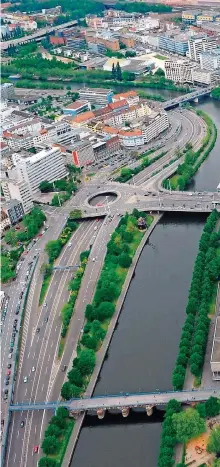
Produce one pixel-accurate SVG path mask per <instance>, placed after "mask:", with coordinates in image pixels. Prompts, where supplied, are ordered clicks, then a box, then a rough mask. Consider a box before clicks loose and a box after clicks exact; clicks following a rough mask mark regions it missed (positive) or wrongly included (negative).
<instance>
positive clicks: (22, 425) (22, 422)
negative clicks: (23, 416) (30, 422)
mask: <svg viewBox="0 0 220 467" xmlns="http://www.w3.org/2000/svg"><path fill="white" fill-rule="evenodd" d="M20 427H21V428H23V427H24V420H22V421H21V423H20Z"/></svg>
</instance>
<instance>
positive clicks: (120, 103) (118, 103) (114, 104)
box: [108, 99, 128, 110]
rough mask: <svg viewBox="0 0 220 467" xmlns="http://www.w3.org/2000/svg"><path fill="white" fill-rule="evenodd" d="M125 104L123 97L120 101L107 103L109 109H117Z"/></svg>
mask: <svg viewBox="0 0 220 467" xmlns="http://www.w3.org/2000/svg"><path fill="white" fill-rule="evenodd" d="M126 105H127V106H128V103H127V101H126V100H125V99H122V100H121V101H118V102H113V103H112V104H109V105H108V106H109V107H110V109H112V110H115V109H119V108H120V107H124V106H126Z"/></svg>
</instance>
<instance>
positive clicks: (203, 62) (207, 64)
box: [200, 49, 220, 70]
mask: <svg viewBox="0 0 220 467" xmlns="http://www.w3.org/2000/svg"><path fill="white" fill-rule="evenodd" d="M200 66H201V69H202V70H204V69H205V70H219V69H220V49H214V50H212V51H211V52H203V53H201V54H200Z"/></svg>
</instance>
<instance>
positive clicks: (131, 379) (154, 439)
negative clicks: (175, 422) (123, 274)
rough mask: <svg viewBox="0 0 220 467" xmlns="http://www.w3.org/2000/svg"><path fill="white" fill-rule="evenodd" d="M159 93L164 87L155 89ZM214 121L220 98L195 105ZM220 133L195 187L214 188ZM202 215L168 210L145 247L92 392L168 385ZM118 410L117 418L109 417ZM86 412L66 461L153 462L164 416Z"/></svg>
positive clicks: (90, 466)
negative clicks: (103, 418)
mask: <svg viewBox="0 0 220 467" xmlns="http://www.w3.org/2000/svg"><path fill="white" fill-rule="evenodd" d="M160 93H161V95H163V94H162V92H160ZM197 108H201V109H202V110H204V111H206V112H207V113H209V115H210V116H211V117H212V118H213V120H214V121H215V123H216V125H217V126H218V128H219V124H220V121H219V120H220V118H219V117H220V112H219V110H220V103H218V102H215V101H213V100H211V99H208V100H205V101H204V102H203V103H201V104H200V105H198V106H197ZM219 152H220V135H218V139H217V143H216V146H215V148H214V149H213V151H212V152H211V153H210V155H209V158H208V159H207V161H206V162H205V163H204V164H203V165H202V167H201V168H200V170H199V172H198V174H197V175H196V177H195V181H194V189H196V190H203V189H205V190H213V189H216V186H217V184H218V183H219V182H220V180H219V179H218V177H220V170H217V169H219V168H220V157H219V156H218V155H217V153H218V154H219ZM204 222H205V216H204V215H195V214H194V215H193V216H192V215H190V214H188V215H187V214H184V213H181V215H180V214H166V215H165V216H164V217H163V218H162V220H161V221H160V223H159V224H158V225H157V226H156V228H155V230H154V231H153V233H152V234H151V236H150V239H149V242H148V244H147V245H146V246H145V248H144V249H143V252H142V255H141V257H140V260H139V262H138V265H137V268H136V274H135V277H134V279H133V280H132V282H131V285H130V288H129V291H128V294H127V297H126V299H125V302H124V306H123V310H122V312H121V315H120V319H119V324H118V327H117V329H116V330H115V333H114V335H113V338H112V342H111V345H110V348H109V352H108V358H107V359H106V360H105V362H104V365H103V368H102V370H101V374H100V379H99V381H98V383H97V385H96V389H95V394H96V395H98V394H105V393H109V394H111V393H112V394H113V393H116V392H120V391H126V392H127V391H128V392H129V391H140V390H141V391H151V390H155V389H164V390H166V389H171V387H172V384H171V375H172V370H173V366H174V362H175V359H176V355H177V349H178V345H179V340H180V333H181V328H182V324H183V322H184V319H185V306H186V302H187V297H188V290H189V285H190V281H191V276H192V269H193V265H194V261H195V257H196V253H197V250H198V242H199V238H200V236H201V232H202V229H203V226H204ZM112 417H115V422H114V421H112ZM121 418H122V417H121V416H120V415H112V416H111V417H110V418H107V420H106V421H103V423H102V422H101V423H100V421H97V419H95V418H94V419H92V421H91V418H90V417H86V422H85V424H84V427H83V429H82V431H81V434H80V437H79V441H78V444H77V446H76V450H75V453H74V457H73V460H72V464H71V467H103V466H104V465H105V467H113V466H114V467H133V466H134V465H135V466H137V467H142V466H147V467H156V465H157V457H158V450H159V444H160V433H161V419H160V415H158V412H156V413H155V414H154V416H153V417H152V418H147V416H146V419H144V418H143V416H142V414H141V415H140V416H138V414H136V415H135V421H134V420H133V417H131V418H130V420H129V417H128V419H127V420H126V423H121Z"/></svg>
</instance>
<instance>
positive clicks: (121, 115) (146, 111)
mask: <svg viewBox="0 0 220 467" xmlns="http://www.w3.org/2000/svg"><path fill="white" fill-rule="evenodd" d="M150 114H151V109H150V107H148V105H147V104H141V105H134V106H131V107H130V108H129V109H127V110H124V111H121V112H118V113H115V114H114V112H112V113H111V116H110V117H108V116H106V118H105V119H104V122H105V123H106V124H107V125H112V126H114V125H116V126H118V125H123V124H124V123H125V122H132V121H133V120H136V119H137V118H143V117H144V116H145V115H150Z"/></svg>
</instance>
